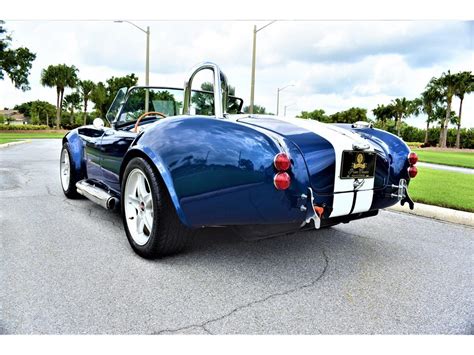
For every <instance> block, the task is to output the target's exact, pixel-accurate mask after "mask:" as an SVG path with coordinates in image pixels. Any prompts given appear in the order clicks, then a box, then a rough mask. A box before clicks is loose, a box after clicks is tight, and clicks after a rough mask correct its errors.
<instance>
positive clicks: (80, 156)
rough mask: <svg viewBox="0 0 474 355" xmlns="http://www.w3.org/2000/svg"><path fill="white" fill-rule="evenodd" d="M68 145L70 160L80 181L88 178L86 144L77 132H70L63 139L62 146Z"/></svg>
mask: <svg viewBox="0 0 474 355" xmlns="http://www.w3.org/2000/svg"><path fill="white" fill-rule="evenodd" d="M65 143H68V146H69V151H70V153H71V154H70V155H71V156H70V159H71V161H72V164H73V166H74V172H75V174H76V176H77V177H78V179H79V180H81V179H84V178H87V170H86V162H85V157H84V144H83V142H82V139H81V137H80V136H79V134H78V132H77V130H72V131H70V132H68V133H67V134H66V135H65V136H64V137H63V139H62V145H64V144H65Z"/></svg>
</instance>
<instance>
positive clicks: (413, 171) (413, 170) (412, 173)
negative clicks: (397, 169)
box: [408, 165, 418, 178]
mask: <svg viewBox="0 0 474 355" xmlns="http://www.w3.org/2000/svg"><path fill="white" fill-rule="evenodd" d="M416 174H418V169H417V168H416V166H414V165H413V166H410V167H409V168H408V176H410V178H414V177H415V176H416Z"/></svg>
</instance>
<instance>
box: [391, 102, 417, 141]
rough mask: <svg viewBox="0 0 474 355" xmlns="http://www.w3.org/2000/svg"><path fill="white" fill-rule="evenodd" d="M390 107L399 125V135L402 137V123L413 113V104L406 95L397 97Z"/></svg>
mask: <svg viewBox="0 0 474 355" xmlns="http://www.w3.org/2000/svg"><path fill="white" fill-rule="evenodd" d="M390 108H391V110H392V111H393V115H394V117H395V124H396V126H397V136H399V137H400V125H401V123H402V120H403V119H404V118H406V117H408V116H410V115H411V114H412V113H413V105H412V103H411V101H410V100H407V99H406V98H405V97H402V98H396V99H395V100H392V102H391V103H390Z"/></svg>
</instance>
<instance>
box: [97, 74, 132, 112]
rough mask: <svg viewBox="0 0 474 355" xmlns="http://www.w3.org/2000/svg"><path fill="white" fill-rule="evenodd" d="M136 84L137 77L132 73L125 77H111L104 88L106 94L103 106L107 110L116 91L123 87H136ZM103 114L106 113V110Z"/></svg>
mask: <svg viewBox="0 0 474 355" xmlns="http://www.w3.org/2000/svg"><path fill="white" fill-rule="evenodd" d="M137 83H138V77H137V76H136V75H135V74H134V73H132V74H128V75H126V76H119V77H114V76H113V77H111V78H110V79H107V81H106V84H107V85H106V86H105V88H106V93H107V96H106V101H105V105H106V106H107V109H108V108H109V107H110V105H112V102H113V101H114V98H115V95H116V94H117V91H119V90H120V89H121V88H123V87H126V88H130V87H132V86H135V85H137ZM105 112H107V110H106V111H105Z"/></svg>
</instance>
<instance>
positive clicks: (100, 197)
mask: <svg viewBox="0 0 474 355" xmlns="http://www.w3.org/2000/svg"><path fill="white" fill-rule="evenodd" d="M76 188H77V192H78V193H79V194H81V195H82V196H84V197H86V198H88V199H89V200H91V201H92V202H95V203H97V204H98V205H100V206H102V207H103V208H105V209H106V210H113V209H116V208H117V206H118V202H119V200H118V198H117V197H114V196H112V195H111V194H109V193H108V192H107V191H105V190H104V189H101V188H100V187H97V186H94V185H91V184H89V183H88V182H86V181H84V180H81V181H78V182H77V183H76Z"/></svg>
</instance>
